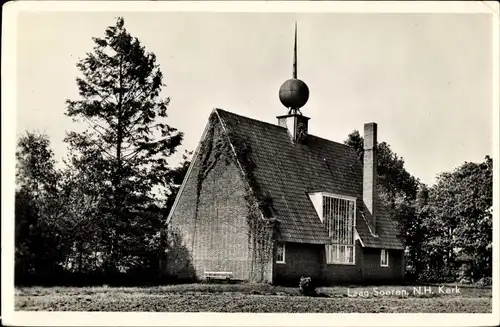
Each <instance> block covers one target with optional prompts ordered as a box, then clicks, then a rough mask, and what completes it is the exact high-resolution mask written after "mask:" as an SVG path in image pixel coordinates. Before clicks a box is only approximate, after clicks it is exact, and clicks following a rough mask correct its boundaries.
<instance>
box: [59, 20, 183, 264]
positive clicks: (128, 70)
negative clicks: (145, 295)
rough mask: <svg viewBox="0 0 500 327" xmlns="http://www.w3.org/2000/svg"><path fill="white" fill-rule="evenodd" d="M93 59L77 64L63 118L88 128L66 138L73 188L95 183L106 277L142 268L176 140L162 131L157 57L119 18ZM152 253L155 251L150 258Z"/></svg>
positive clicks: (158, 221) (170, 131) (164, 102)
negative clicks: (75, 178)
mask: <svg viewBox="0 0 500 327" xmlns="http://www.w3.org/2000/svg"><path fill="white" fill-rule="evenodd" d="M93 41H94V43H95V47H94V51H93V53H87V55H86V57H85V58H84V59H81V60H80V61H79V63H78V64H77V68H78V69H79V71H80V72H81V74H82V76H81V77H78V78H77V79H76V81H77V85H78V90H79V93H80V96H81V98H80V99H79V100H67V108H68V109H67V115H68V116H70V117H72V118H73V119H74V120H75V121H81V122H86V123H87V124H88V126H89V128H88V129H87V130H86V131H84V132H82V133H76V132H70V133H68V134H67V137H66V141H67V142H68V143H69V145H70V149H71V153H72V157H71V159H70V163H71V166H72V167H73V168H74V169H77V170H79V171H80V172H82V174H83V176H85V177H82V176H80V180H87V181H88V182H89V183H94V184H95V183H97V184H98V186H97V187H96V188H93V189H97V190H99V191H98V192H99V193H100V195H101V197H100V200H99V201H100V204H99V217H100V219H101V220H102V227H101V229H102V233H101V234H102V238H103V243H104V247H103V248H102V250H103V253H101V254H103V257H104V262H105V267H106V268H107V269H108V270H117V269H120V270H123V269H130V268H133V267H136V266H141V265H145V264H146V263H145V260H149V259H148V256H149V254H150V253H155V251H156V250H157V249H153V248H154V247H155V245H154V243H155V241H154V240H155V239H156V237H157V234H158V229H159V228H160V227H161V226H162V220H163V218H164V217H163V214H162V212H161V210H159V205H161V202H160V197H161V191H158V189H160V190H161V189H162V188H163V189H168V188H169V185H170V184H171V183H172V179H173V176H174V175H175V172H174V171H173V170H172V169H170V168H169V167H168V165H167V161H166V158H167V157H169V156H170V155H172V154H173V153H174V152H175V151H176V148H177V147H178V146H179V145H180V144H181V142H182V139H183V134H182V133H181V132H178V131H177V130H176V129H175V128H173V127H171V126H169V125H168V124H167V123H166V118H167V106H168V104H169V101H170V99H169V98H168V97H162V96H161V95H160V92H161V90H162V87H163V86H165V85H164V84H163V82H162V79H163V75H162V72H161V70H160V67H159V65H158V64H157V63H156V57H155V55H154V54H153V53H150V52H147V51H146V50H145V48H144V46H142V45H141V43H140V41H139V40H138V39H137V38H134V37H132V36H131V35H130V33H129V32H128V31H127V30H126V29H125V27H124V20H123V18H118V19H117V21H116V25H114V26H109V27H108V28H106V30H105V35H104V37H103V38H98V37H95V38H93ZM156 252H157V251H156Z"/></svg>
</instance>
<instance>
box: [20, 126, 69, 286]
mask: <svg viewBox="0 0 500 327" xmlns="http://www.w3.org/2000/svg"><path fill="white" fill-rule="evenodd" d="M53 156H54V155H53V152H52V150H51V149H50V141H49V138H48V136H47V135H45V134H40V133H33V132H27V133H25V134H24V135H22V136H21V137H20V139H19V140H18V143H17V151H16V161H17V164H16V185H17V187H16V193H15V217H16V219H15V248H16V256H15V270H16V280H21V281H22V280H25V279H27V278H29V277H30V276H33V275H41V276H43V275H50V274H52V273H54V272H56V271H57V270H58V269H60V267H61V266H60V265H61V262H62V258H63V257H64V252H65V249H64V248H63V247H62V246H61V244H62V243H61V242H60V240H61V238H62V234H63V231H62V230H61V228H60V226H59V224H58V223H57V222H58V219H59V217H60V216H61V214H62V213H63V210H62V209H61V201H60V197H59V185H58V178H59V174H60V173H59V172H58V171H57V170H56V169H55V161H54V158H53Z"/></svg>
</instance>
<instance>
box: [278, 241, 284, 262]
mask: <svg viewBox="0 0 500 327" xmlns="http://www.w3.org/2000/svg"><path fill="white" fill-rule="evenodd" d="M280 245H281V246H282V247H283V258H282V260H279V259H278V255H277V253H276V263H286V261H285V260H286V259H285V254H286V246H285V243H284V242H278V243H277V244H276V249H278V247H279V246H280ZM276 252H278V251H276Z"/></svg>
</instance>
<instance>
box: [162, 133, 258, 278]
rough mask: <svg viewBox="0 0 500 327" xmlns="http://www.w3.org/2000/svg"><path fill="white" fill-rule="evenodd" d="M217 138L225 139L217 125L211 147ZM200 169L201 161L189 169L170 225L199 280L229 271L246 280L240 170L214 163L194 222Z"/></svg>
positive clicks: (244, 209)
mask: <svg viewBox="0 0 500 327" xmlns="http://www.w3.org/2000/svg"><path fill="white" fill-rule="evenodd" d="M219 137H224V135H222V134H221V127H220V125H219V124H218V125H217V126H216V128H215V131H214V140H213V142H214V146H215V143H216V142H217V139H218V138H219ZM212 156H213V154H212ZM200 165H201V163H200V160H197V161H196V162H195V163H194V166H193V167H192V169H191V172H190V175H189V176H188V177H189V178H188V180H187V181H186V183H185V186H184V189H183V190H182V193H181V194H180V198H179V200H178V203H177V206H176V208H175V211H174V212H173V214H172V217H171V224H172V226H173V227H174V228H178V229H179V230H180V231H181V234H182V236H183V239H184V244H185V246H186V247H187V249H188V250H189V252H190V253H191V256H192V262H193V265H194V268H195V271H196V275H197V277H198V278H201V277H202V276H203V273H204V272H205V271H228V272H233V274H234V278H236V279H242V280H246V279H249V269H250V265H251V258H250V251H249V241H248V224H247V220H246V219H247V218H246V217H247V215H248V209H247V205H246V200H245V199H244V195H245V187H244V183H243V179H242V177H241V174H240V172H239V168H238V167H237V166H236V165H235V164H234V163H230V164H226V163H225V162H224V160H222V159H221V160H218V161H217V163H216V165H215V166H214V168H213V169H212V170H211V171H210V172H209V173H208V175H207V176H206V178H205V180H204V181H203V183H202V188H201V193H200V199H199V204H198V216H197V219H195V215H196V213H195V210H196V197H197V176H198V172H199V170H200Z"/></svg>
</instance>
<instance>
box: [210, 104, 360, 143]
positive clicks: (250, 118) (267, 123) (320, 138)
mask: <svg viewBox="0 0 500 327" xmlns="http://www.w3.org/2000/svg"><path fill="white" fill-rule="evenodd" d="M214 111H217V112H223V113H227V114H229V115H233V116H237V117H241V118H244V119H249V120H253V121H255V122H259V123H261V124H266V125H270V126H272V127H277V128H283V129H286V127H282V126H279V125H277V124H273V123H269V122H266V121H263V120H259V119H256V118H252V117H248V116H243V115H240V114H237V113H234V112H232V111H228V110H225V109H221V108H214ZM308 136H312V137H314V138H317V139H319V140H324V141H327V142H331V143H335V144H338V145H342V146H344V147H347V148H349V149H354V147H353V146H350V145H347V144H344V143H340V142H337V141H332V140H329V139H327V138H324V137H321V136H317V135H314V134H308Z"/></svg>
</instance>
